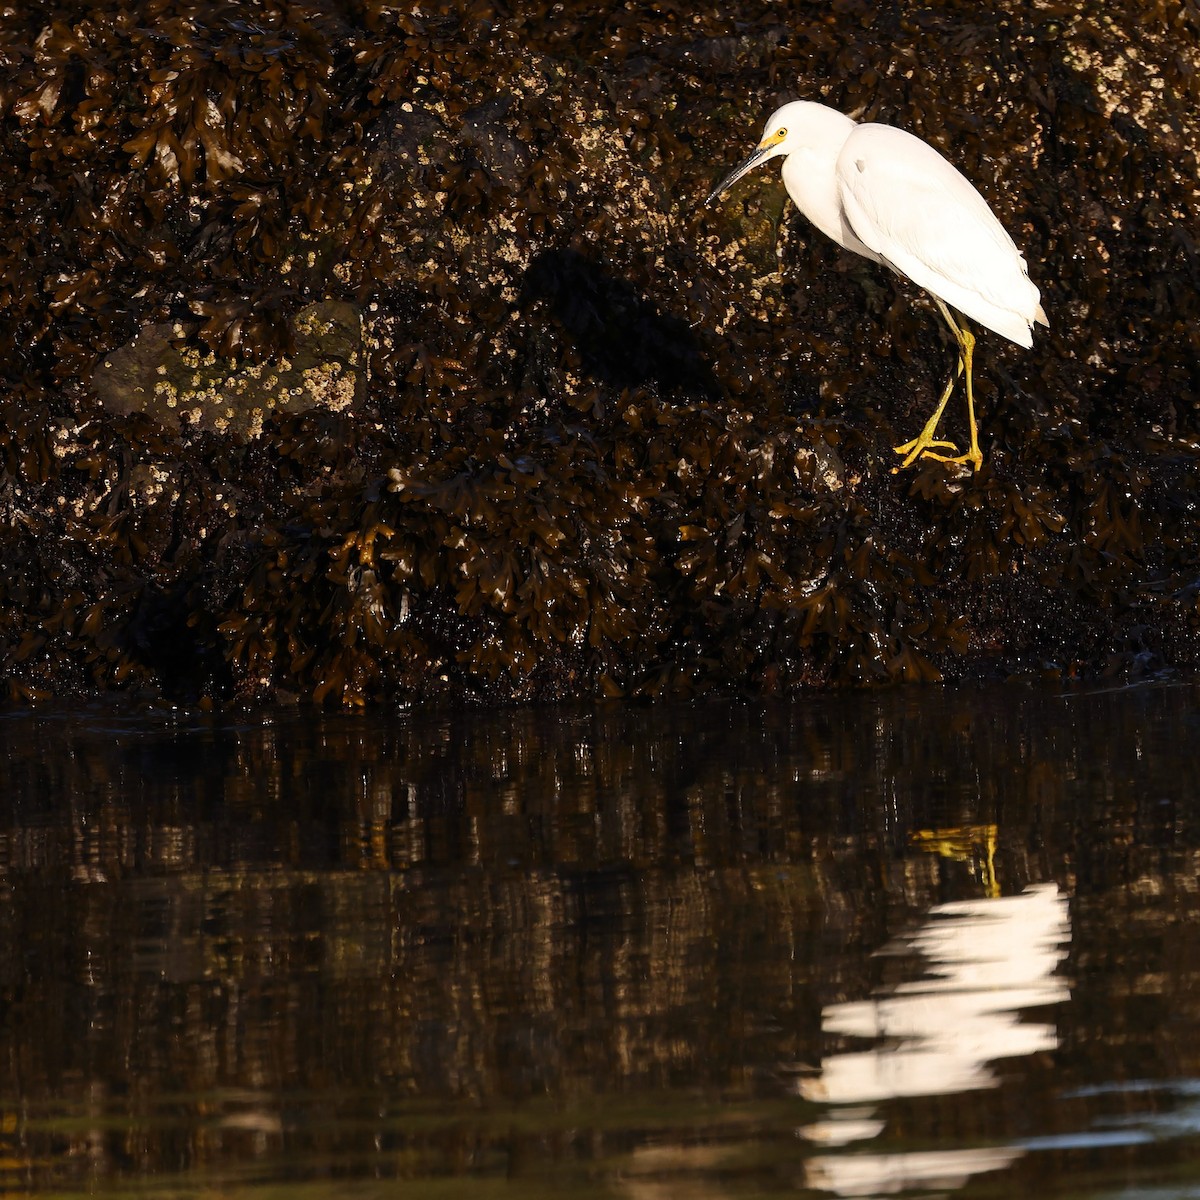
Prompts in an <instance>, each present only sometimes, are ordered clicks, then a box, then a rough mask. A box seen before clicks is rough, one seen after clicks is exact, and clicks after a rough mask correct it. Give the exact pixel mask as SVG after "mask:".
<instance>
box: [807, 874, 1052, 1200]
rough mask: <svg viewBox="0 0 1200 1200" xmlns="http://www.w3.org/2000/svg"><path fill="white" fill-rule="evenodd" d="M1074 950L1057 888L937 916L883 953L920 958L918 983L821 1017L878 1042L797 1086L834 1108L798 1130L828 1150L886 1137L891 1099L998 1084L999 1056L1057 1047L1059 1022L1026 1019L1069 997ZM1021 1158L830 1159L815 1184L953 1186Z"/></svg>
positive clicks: (1011, 1150) (851, 1191)
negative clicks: (1064, 966) (1068, 965)
mask: <svg viewBox="0 0 1200 1200" xmlns="http://www.w3.org/2000/svg"><path fill="white" fill-rule="evenodd" d="M1069 943H1070V917H1069V913H1068V908H1067V900H1066V897H1065V896H1064V895H1063V894H1062V893H1061V892H1060V891H1059V889H1058V887H1057V885H1056V884H1053V883H1046V884H1039V885H1036V886H1032V887H1029V888H1027V889H1026V890H1025V891H1024V892H1022V893H1021V894H1020V895H1018V896H1005V897H998V898H984V899H977V900H961V901H955V902H952V903H949V904H941V905H938V906H937V907H936V908H934V909H932V911H931V912H930V914H929V917H928V919H927V920H926V921H925V922H924V923H923V924H922V925H921V926H920V927H919V928H918V929H916V930H915V931H914V932H912V933H911V934H908V935H905V936H904V937H903V938H901V939H899V942H898V944H893V945H890V946H888V947H887V948H886V949H885V950H884V951H883V953H888V954H896V953H912V952H914V951H915V952H917V953H918V954H920V955H921V957H922V958H923V959H924V961H925V964H926V971H925V973H924V975H923V976H922V977H921V978H918V979H914V980H910V981H908V982H904V983H901V984H899V985H898V986H896V987H894V988H891V989H889V991H888V992H887V993H886V994H881V995H877V996H873V997H871V998H870V999H867V1000H852V1001H845V1002H843V1003H838V1004H831V1005H828V1006H827V1007H826V1008H825V1009H824V1010H823V1011H822V1014H821V1026H822V1029H823V1031H824V1032H825V1033H826V1034H832V1035H835V1036H839V1037H842V1038H862V1039H865V1040H869V1041H870V1042H872V1043H873V1044H872V1045H871V1046H869V1047H868V1048H866V1049H863V1050H851V1051H847V1052H844V1053H838V1054H833V1055H830V1056H828V1057H826V1058H824V1059H823V1060H822V1061H821V1064H820V1068H819V1070H818V1071H817V1072H816V1073H815V1074H814V1075H812V1076H809V1077H807V1078H804V1079H802V1080H800V1082H799V1084H798V1089H799V1091H800V1094H801V1095H802V1096H804V1098H805V1099H808V1100H812V1101H816V1102H819V1103H824V1104H828V1105H829V1106H830V1108H829V1110H828V1111H827V1113H826V1114H825V1116H824V1118H823V1119H822V1120H820V1121H817V1122H815V1123H813V1124H811V1125H808V1126H806V1127H805V1128H804V1129H802V1130H801V1133H802V1134H803V1135H804V1137H806V1138H807V1139H808V1140H810V1141H813V1142H816V1143H820V1144H822V1145H826V1146H845V1145H849V1144H851V1143H855V1142H862V1141H865V1140H868V1139H870V1138H873V1137H877V1136H879V1135H880V1134H881V1133H882V1132H883V1130H884V1127H885V1124H886V1120H885V1117H884V1115H883V1114H882V1113H881V1110H880V1108H879V1106H880V1105H881V1104H883V1103H884V1102H886V1101H888V1100H894V1099H900V1098H911V1097H917V1096H936V1095H955V1094H959V1093H962V1092H968V1091H974V1090H978V1089H980V1088H991V1087H995V1086H997V1084H998V1083H999V1079H998V1077H997V1075H996V1073H995V1072H994V1070H993V1069H992V1066H991V1064H992V1062H993V1061H994V1060H996V1059H1013V1058H1017V1057H1020V1056H1024V1055H1030V1054H1035V1053H1038V1052H1040V1051H1052V1050H1054V1049H1056V1048H1057V1046H1058V1035H1057V1032H1056V1030H1055V1027H1054V1026H1053V1025H1050V1024H1047V1023H1045V1022H1038V1021H1026V1020H1023V1019H1022V1018H1021V1012H1022V1011H1023V1010H1026V1009H1030V1008H1035V1007H1036V1008H1041V1007H1044V1006H1047V1005H1051V1004H1059V1003H1062V1002H1064V1001H1066V1000H1068V999H1069V998H1070V992H1069V988H1068V985H1067V981H1066V980H1065V979H1064V978H1062V977H1061V976H1060V975H1058V974H1057V973H1056V972H1057V970H1058V968H1059V966H1060V964H1061V963H1062V962H1063V961H1064V959H1065V958H1066V955H1067V951H1068V947H1069ZM1021 1153H1022V1151H1021V1149H1020V1148H1019V1147H979V1148H974V1147H970V1148H960V1149H954V1150H945V1151H939V1150H932V1151H929V1150H927V1151H922V1152H919V1153H903V1152H899V1153H888V1154H822V1155H818V1156H816V1157H814V1158H811V1159H809V1160H808V1163H807V1165H806V1170H807V1182H808V1184H809V1186H811V1187H814V1188H820V1189H823V1190H826V1191H830V1192H834V1193H835V1194H837V1195H840V1196H865V1195H871V1194H875V1193H878V1192H888V1193H891V1192H896V1191H904V1190H908V1189H910V1188H929V1187H936V1188H939V1189H952V1188H955V1187H958V1186H961V1185H962V1184H963V1183H965V1182H966V1180H967V1179H969V1178H970V1177H971V1176H972V1175H976V1174H979V1173H981V1172H984V1171H994V1170H998V1169H1001V1168H1003V1167H1007V1166H1009V1165H1010V1164H1011V1163H1012V1162H1014V1161H1015V1160H1016V1159H1017V1158H1018V1157H1020V1155H1021Z"/></svg>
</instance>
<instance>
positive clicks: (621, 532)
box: [0, 0, 1200, 705]
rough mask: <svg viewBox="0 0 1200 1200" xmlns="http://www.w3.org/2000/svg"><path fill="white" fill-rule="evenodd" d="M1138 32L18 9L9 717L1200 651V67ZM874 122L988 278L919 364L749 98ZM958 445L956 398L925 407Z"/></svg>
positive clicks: (738, 686) (1026, 13) (1055, 7)
mask: <svg viewBox="0 0 1200 1200" xmlns="http://www.w3.org/2000/svg"><path fill="white" fill-rule="evenodd" d="M1196 21H1197V18H1196V16H1195V14H1194V11H1193V10H1192V9H1190V8H1188V7H1187V6H1184V7H1182V8H1180V7H1175V6H1166V5H1158V6H1155V5H1150V6H1146V5H1143V4H1138V5H1134V4H1132V3H1127V4H1117V5H1114V6H1108V7H1107V9H1106V12H1105V14H1104V15H1092V14H1091V10H1090V9H1089V8H1086V7H1085V6H1082V5H1074V6H1073V5H1069V4H1061V3H1049V2H1044V3H1040V4H1036V5H1033V6H1029V5H1023V4H1022V5H1018V4H1017V3H1015V2H1013V3H1002V4H999V5H995V6H992V7H991V8H990V9H989V10H988V11H987V12H983V11H982V10H980V9H979V7H978V6H975V5H967V4H956V3H944V4H940V5H933V6H925V7H923V8H922V9H920V10H919V11H918V12H913V13H903V12H887V13H885V12H880V11H877V8H876V6H875V5H872V4H867V3H839V4H834V5H829V4H819V5H818V4H812V5H792V6H789V9H788V20H787V21H786V22H783V21H782V20H781V14H780V10H779V6H777V5H775V4H772V3H769V2H767V0H760V2H758V3H746V4H739V5H738V6H736V7H735V8H734V9H732V10H731V9H729V8H727V7H726V8H722V9H721V10H720V12H715V11H714V12H712V13H708V14H706V13H703V12H702V13H696V12H695V11H694V10H691V9H687V10H685V9H682V8H681V9H678V10H676V9H675V8H673V7H671V6H669V5H662V4H658V5H652V4H642V3H637V2H636V0H633V2H631V3H630V4H628V5H625V6H623V7H622V8H620V9H619V10H617V11H616V12H615V13H612V14H607V15H606V14H603V13H597V12H594V11H591V10H589V11H587V12H585V11H583V10H582V8H581V9H580V11H579V12H578V13H576V12H575V11H574V10H573V9H571V8H563V7H562V6H550V5H541V4H529V5H514V6H506V5H499V4H475V5H466V6H464V5H455V6H450V5H444V4H433V5H422V6H419V8H418V10H417V11H416V12H415V13H411V12H410V13H400V12H397V11H395V9H394V7H393V6H390V5H386V4H383V3H376V2H369V3H363V4H358V5H348V6H341V5H339V6H333V5H328V6H327V5H322V4H320V3H313V2H311V0H307V2H302V3H295V4H286V5H284V4H270V3H267V4H264V5H261V6H257V7H256V9H255V16H254V19H253V20H250V19H249V18H248V17H247V15H246V12H245V9H244V6H239V5H232V4H223V3H205V4H199V3H186V2H172V0H153V2H147V3H142V4H128V3H106V2H103V0H102V2H100V3H94V4H72V3H61V2H60V3H57V4H52V5H50V6H48V7H46V8H44V9H43V10H41V11H40V12H38V13H37V14H36V15H31V16H23V15H18V14H16V13H14V12H13V11H11V10H10V12H8V13H7V14H6V15H5V17H4V23H3V26H2V27H0V64H2V69H0V113H3V118H4V120H3V140H2V142H0V154H2V155H3V159H4V162H3V171H2V172H0V181H2V182H0V216H2V219H3V227H4V231H5V232H4V236H3V238H2V239H0V258H2V262H3V266H2V272H0V311H2V312H3V321H2V322H0V340H2V350H3V353H2V355H0V363H2V364H3V372H4V374H3V386H2V388H0V555H2V557H3V562H4V563H5V570H4V572H3V574H2V575H0V679H2V680H3V682H4V686H5V690H6V692H7V695H8V697H9V700H10V702H11V703H17V704H23V703H29V702H42V701H47V700H63V699H67V698H79V697H90V696H95V695H98V694H102V693H111V692H114V691H118V692H123V693H127V694H130V695H136V696H138V697H149V698H164V699H167V700H172V701H178V702H184V703H196V702H200V703H214V704H224V703H230V702H241V701H258V700H276V701H278V700H298V701H316V702H320V703H325V704H332V705H361V704H373V703H403V702H408V701H418V700H428V699H432V698H442V699H456V700H457V699H468V700H483V701H491V702H503V701H510V700H528V699H564V698H579V697H588V696H597V695H600V696H659V695H683V696H691V695H698V694H702V693H706V692H714V691H715V692H725V693H729V692H734V693H743V692H745V693H756V694H757V693H762V692H768V693H785V694H786V693H789V692H794V691H796V690H798V689H802V688H809V687H820V686H831V685H838V684H860V683H887V682H892V681H900V680H936V679H959V680H972V679H995V678H1005V677H1010V676H1013V675H1018V676H1029V675H1032V676H1049V677H1052V678H1062V679H1077V678H1084V679H1087V678H1096V677H1106V678H1107V677H1116V678H1122V679H1127V678H1143V677H1146V676H1148V675H1153V674H1158V673H1163V672H1184V671H1192V670H1194V669H1195V667H1196V666H1197V664H1198V663H1200V636H1198V635H1200V606H1198V595H1200V552H1198V549H1197V537H1196V532H1197V518H1198V514H1200V483H1198V480H1200V471H1198V468H1200V411H1198V406H1197V397H1198V396H1200V388H1198V371H1197V351H1198V349H1200V346H1198V343H1200V320H1198V318H1200V288H1198V283H1200V277H1198V270H1200V269H1198V259H1197V249H1196V243H1195V240H1194V238H1195V235H1196V225H1195V214H1196V212H1197V206H1196V199H1197V196H1196V192H1197V189H1198V185H1197V162H1196V147H1197V132H1198V131H1197V117H1196V113H1197V111H1198V109H1197V99H1198V96H1197V93H1198V92H1200V73H1198V72H1197V70H1196V68H1197V65H1198V64H1197V59H1198V58H1200V52H1198V51H1197V46H1198V45H1200V37H1198V35H1200V29H1198V28H1197V26H1196ZM800 95H803V96H806V97H809V98H813V99H820V100H822V101H823V102H825V103H829V104H832V105H834V106H836V107H839V108H841V109H843V110H844V111H847V112H851V113H852V114H854V115H856V116H860V117H862V118H863V119H878V120H885V121H889V122H892V123H894V124H899V125H903V126H904V127H906V128H909V129H911V130H912V131H913V132H914V133H917V134H918V135H920V136H922V137H924V138H925V139H926V140H928V141H930V142H932V143H933V144H935V145H937V146H938V147H939V148H940V149H942V151H943V152H944V153H946V154H947V156H948V157H950V158H951V159H952V161H954V162H955V163H956V164H957V165H958V166H959V167H960V168H961V169H962V170H963V171H964V173H966V174H967V175H968V176H969V177H970V178H971V179H972V180H973V181H974V182H975V183H976V184H977V186H979V188H980V190H981V191H982V192H983V193H984V195H985V196H986V197H987V198H988V200H989V202H991V203H992V204H993V206H994V208H995V209H996V211H997V213H998V214H999V215H1000V216H1001V218H1002V220H1003V221H1004V223H1005V225H1006V226H1007V228H1008V229H1009V230H1010V231H1011V232H1012V234H1013V235H1014V237H1015V238H1016V240H1017V242H1018V244H1019V245H1021V246H1022V248H1023V250H1024V252H1025V254H1026V257H1027V259H1028V261H1029V263H1030V271H1031V275H1032V276H1033V277H1034V278H1035V280H1036V282H1037V283H1038V284H1039V286H1040V287H1041V289H1042V295H1043V302H1044V305H1045V308H1046V311H1047V313H1048V314H1049V318H1050V323H1051V328H1050V331H1049V333H1048V334H1044V335H1042V336H1039V337H1038V339H1037V340H1036V342H1035V346H1034V348H1033V350H1032V351H1022V350H1020V349H1019V348H1016V347H1013V346H1009V345H1007V344H1004V343H1003V342H1002V339H1000V338H997V337H992V336H988V335H986V334H985V335H984V336H983V337H982V338H981V341H980V358H979V359H978V362H977V395H978V398H979V402H980V409H981V428H982V436H983V449H984V454H985V458H986V462H985V465H984V468H983V470H982V471H981V472H979V473H978V474H977V475H974V476H971V475H970V474H967V473H964V472H963V471H961V470H960V469H957V468H953V467H947V466H944V465H942V464H937V463H927V464H925V465H921V466H918V467H917V468H915V469H914V470H911V471H908V472H904V473H900V474H894V473H893V471H892V467H893V465H894V455H893V454H892V451H891V449H890V447H891V446H892V445H894V444H896V443H897V442H900V441H903V440H905V439H906V438H907V437H909V436H911V435H912V433H913V432H915V430H916V428H918V427H919V425H920V422H921V420H922V419H923V415H924V414H926V413H927V412H928V410H929V408H930V406H931V403H932V400H933V398H934V393H935V392H936V390H937V388H938V386H939V383H940V381H941V379H943V378H944V376H945V374H946V372H947V370H948V369H949V366H950V364H951V362H952V354H953V350H952V347H951V346H950V345H949V344H948V342H947V341H946V339H945V338H944V337H943V336H942V335H941V334H940V333H939V332H938V323H937V318H936V314H935V313H934V312H933V310H932V308H931V307H930V306H928V305H927V304H925V302H924V301H923V300H920V299H919V298H918V294H917V293H916V291H915V289H912V288H909V287H907V286H906V285H902V284H898V283H897V282H895V281H893V280H892V279H890V278H888V277H887V275H886V272H883V271H882V270H880V269H879V268H877V267H874V266H873V265H872V264H869V263H866V262H862V261H858V260H855V259H852V258H851V257H850V256H848V255H846V254H843V253H841V252H840V251H838V250H837V249H836V247H834V246H832V245H830V244H828V243H827V242H826V240H825V239H823V238H822V237H820V235H818V234H816V233H815V231H812V230H810V229H809V228H808V227H807V226H806V225H805V224H804V222H803V221H802V220H801V219H800V218H799V217H798V216H797V215H796V214H795V212H794V210H791V209H790V207H789V206H788V205H787V204H786V197H785V195H784V192H783V188H782V185H781V184H780V182H779V180H778V177H777V173H776V172H773V171H765V170H764V171H762V172H759V173H758V174H757V176H756V177H755V178H753V179H752V180H747V181H746V183H745V184H743V185H739V189H738V191H737V193H736V195H733V196H731V197H729V198H727V201H726V202H725V203H723V205H722V206H721V208H720V209H719V210H717V211H712V210H709V211H705V210H702V209H701V207H700V203H701V201H702V199H703V197H704V195H705V194H706V192H707V190H708V189H709V188H710V187H711V185H712V184H713V182H714V181H715V180H716V179H717V178H718V177H719V176H720V175H721V174H722V173H723V171H724V170H725V169H726V168H727V167H728V166H730V165H732V163H733V162H734V161H736V160H737V158H738V157H740V156H741V155H742V154H743V153H744V152H745V151H746V150H747V149H748V148H749V147H750V146H751V145H752V144H753V142H754V140H755V139H756V138H757V136H758V133H759V130H760V128H761V124H762V121H763V119H764V117H765V116H766V114H767V113H768V112H769V111H770V110H771V108H772V107H773V106H774V104H775V103H776V102H777V101H779V100H782V99H785V98H789V97H795V96H800ZM950 421H951V427H952V432H954V433H956V434H959V433H961V429H960V428H958V427H956V426H955V422H960V423H961V421H962V414H961V412H957V411H955V409H954V406H953V405H952V408H951V416H950Z"/></svg>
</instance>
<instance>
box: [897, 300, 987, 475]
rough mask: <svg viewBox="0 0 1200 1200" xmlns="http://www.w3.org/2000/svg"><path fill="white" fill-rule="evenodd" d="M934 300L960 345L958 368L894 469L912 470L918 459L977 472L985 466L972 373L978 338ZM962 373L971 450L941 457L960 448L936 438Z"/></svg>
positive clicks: (898, 448) (902, 450)
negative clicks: (965, 465) (964, 466)
mask: <svg viewBox="0 0 1200 1200" xmlns="http://www.w3.org/2000/svg"><path fill="white" fill-rule="evenodd" d="M933 299H934V303H935V304H937V306H938V308H939V309H940V310H941V313H942V316H943V317H945V318H946V324H947V325H949V326H950V332H951V333H953V334H954V340H955V341H956V342H957V343H958V366H957V367H956V368H955V371H954V374H953V375H951V376H950V380H949V382H948V383H947V384H946V389H945V391H943V392H942V398H941V400H939V401H938V406H937V408H935V409H934V411H933V416H932V417H930V418H929V420H928V421H926V423H925V428H924V429H922V430H921V432H920V433H919V434H918V435H917V436H916V437H915V438H913V440H912V441H911V442H905V443H904V445H903V446H896V447H895V451H896V453H897V454H903V455H904V461H903V462H902V463H901V464H900V466H899V467H896V468H895V470H896V471H899V470H902V469H903V468H904V467H911V466H912V464H913V463H914V462H916V461H917V459H918V458H933V459H937V461H938V462H953V463H965V462H969V463H970V464H971V467H972V469H973V470H976V471H978V470H979V468H980V467H981V466H983V455H982V454H981V453H980V451H979V432H978V430H977V429H976V426H975V392H974V388H973V386H972V372H971V366H972V361H973V359H974V357H975V335H974V334H973V333H972V332H971V331H970V330H969V329H968V328H967V327H966V324H965V323H964V324H962V325H959V324H958V322H956V321H955V320H954V318H953V317H952V316H951V315H950V310H949V309H948V308H947V307H946V306H945V305H944V304H943V303H942V302H941V300H939V299H938V298H937V297H936V296H934V298H933ZM962 374H965V375H966V377H967V419H968V421H969V422H970V426H971V448H970V449H969V450H968V451H967V452H966V454H939V453H937V452H938V451H939V450H952V451H956V450H957V449H958V447H957V446H956V445H955V444H954V443H953V442H939V441H936V440H935V439H934V436H933V435H934V434H935V433H936V431H937V427H938V422H939V421H940V420H941V419H942V413H943V412H945V410H946V403H947V402H948V401H949V399H950V393H951V392H953V391H954V383H955V381H956V380H957V379H958V377H959V376H960V375H962Z"/></svg>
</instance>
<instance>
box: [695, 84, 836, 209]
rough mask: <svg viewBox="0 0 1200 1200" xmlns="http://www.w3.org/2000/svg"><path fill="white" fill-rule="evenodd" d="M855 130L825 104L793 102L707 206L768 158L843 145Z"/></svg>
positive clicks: (775, 118) (775, 115) (771, 121)
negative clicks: (827, 144)
mask: <svg viewBox="0 0 1200 1200" xmlns="http://www.w3.org/2000/svg"><path fill="white" fill-rule="evenodd" d="M853 127H854V122H853V121H852V120H851V119H850V118H849V117H847V116H844V115H843V114H842V113H840V112H837V111H836V110H835V109H832V108H827V107H826V106H825V105H824V104H814V103H813V102H812V101H811V100H793V101H791V102H790V103H789V104H785V105H784V106H783V107H782V108H777V109H776V110H775V111H774V112H773V113H772V114H771V117H770V119H769V120H768V121H767V126H766V128H765V129H764V130H763V135H762V138H761V139H760V140H759V143H758V145H757V146H755V148H754V151H753V152H752V153H751V154H750V156H749V157H748V158H747V159H746V160H745V161H744V162H741V163H739V164H738V165H737V166H736V167H734V169H733V170H732V171H730V172H729V174H728V175H726V176H725V178H724V179H722V180H721V182H720V183H718V184H717V186H716V187H715V188H713V190H712V193H711V194H710V195H709V197H708V199H707V200H705V202H704V203H705V204H711V203H712V202H713V201H714V200H715V199H716V198H717V197H718V196H719V195H720V194H721V193H722V192H724V191H725V190H726V189H727V188H729V187H731V186H732V185H733V184H735V183H736V182H737V181H738V180H739V179H741V177H742V176H743V175H745V174H746V172H747V171H752V170H753V169H754V168H755V167H757V166H758V165H759V164H760V163H765V162H766V161H767V160H768V159H772V158H779V157H780V156H781V155H782V156H786V155H788V154H792V153H794V152H795V151H797V150H806V149H817V148H821V147H823V145H824V144H825V143H826V142H828V143H829V144H830V145H831V146H840V145H841V144H842V142H844V141H845V140H846V137H847V135H848V133H849V131H850V129H852V128H853ZM835 157H836V152H835Z"/></svg>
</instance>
